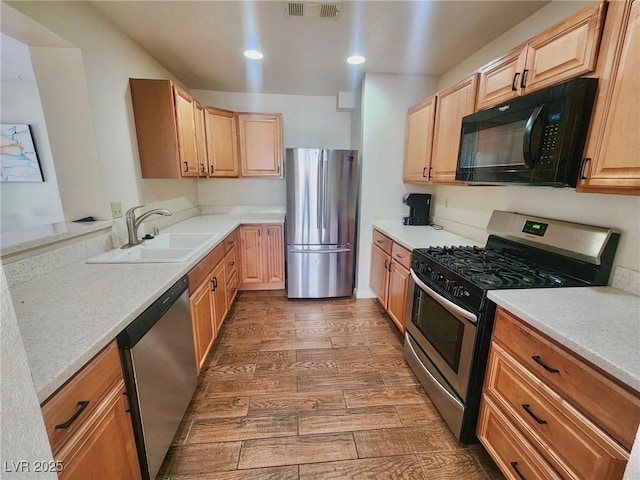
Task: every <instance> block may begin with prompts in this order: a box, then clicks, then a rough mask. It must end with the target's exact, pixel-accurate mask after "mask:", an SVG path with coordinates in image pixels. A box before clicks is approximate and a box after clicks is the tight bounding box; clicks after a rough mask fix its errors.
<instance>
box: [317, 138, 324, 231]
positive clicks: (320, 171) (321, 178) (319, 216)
mask: <svg viewBox="0 0 640 480" xmlns="http://www.w3.org/2000/svg"><path fill="white" fill-rule="evenodd" d="M317 202H318V204H317V205H316V220H317V227H318V230H320V229H321V228H322V227H324V218H323V204H324V162H323V160H322V150H320V151H319V152H318V199H317ZM320 238H322V232H320Z"/></svg>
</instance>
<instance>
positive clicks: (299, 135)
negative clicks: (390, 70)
mask: <svg viewBox="0 0 640 480" xmlns="http://www.w3.org/2000/svg"><path fill="white" fill-rule="evenodd" d="M190 93H191V95H192V96H193V97H194V98H196V99H197V100H198V101H199V102H200V103H202V104H203V105H212V106H215V107H219V108H224V109H227V110H233V111H238V112H260V113H282V123H283V128H282V130H283V137H284V138H283V142H284V148H290V147H324V148H335V149H350V148H352V139H351V112H338V111H337V101H336V97H318V96H305V95H275V94H260V93H254V94H245V93H234V92H214V91H209V90H191V92H190ZM285 174H286V172H285ZM198 199H199V201H200V204H201V205H262V206H284V205H285V204H286V195H285V181H284V180H272V179H244V178H239V179H235V178H229V179H225V178H214V179H198Z"/></svg>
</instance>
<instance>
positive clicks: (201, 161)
mask: <svg viewBox="0 0 640 480" xmlns="http://www.w3.org/2000/svg"><path fill="white" fill-rule="evenodd" d="M193 115H194V121H195V127H196V162H197V164H198V175H199V176H200V177H206V176H207V173H208V171H209V170H208V159H207V136H206V132H205V110H204V107H203V106H202V105H200V104H199V103H198V102H196V101H195V100H194V102H193Z"/></svg>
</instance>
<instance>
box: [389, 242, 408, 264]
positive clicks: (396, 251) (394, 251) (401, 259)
mask: <svg viewBox="0 0 640 480" xmlns="http://www.w3.org/2000/svg"><path fill="white" fill-rule="evenodd" d="M391 257H392V258H393V259H394V260H395V261H396V262H398V263H399V264H400V265H402V266H403V267H404V268H406V269H407V270H409V269H410V268H411V251H410V250H407V249H406V248H404V247H403V246H402V245H398V244H397V243H394V244H393V247H391Z"/></svg>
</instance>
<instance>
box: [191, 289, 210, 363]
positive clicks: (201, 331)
mask: <svg viewBox="0 0 640 480" xmlns="http://www.w3.org/2000/svg"><path fill="white" fill-rule="evenodd" d="M189 304H190V307H191V324H192V326H193V346H194V350H195V354H196V367H197V368H196V370H197V373H198V374H200V370H202V366H203V364H204V360H205V358H206V357H207V354H208V353H209V350H210V349H211V345H213V340H214V339H215V336H216V329H215V316H214V302H213V301H212V295H211V283H210V282H209V280H208V279H206V280H205V281H203V282H202V283H201V284H200V285H199V286H198V288H197V289H196V290H195V292H194V293H193V295H191V296H190V297H189Z"/></svg>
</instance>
